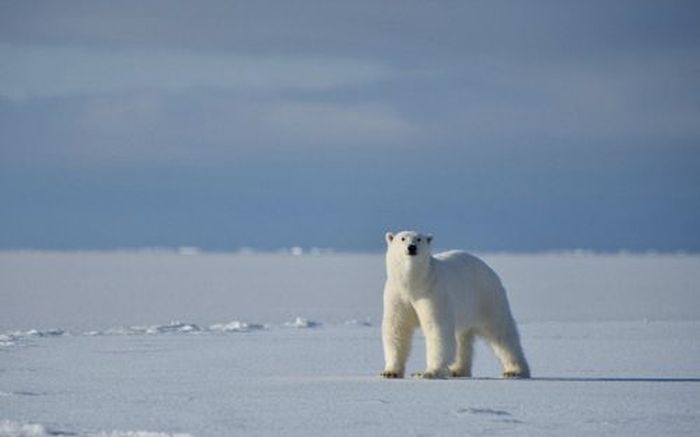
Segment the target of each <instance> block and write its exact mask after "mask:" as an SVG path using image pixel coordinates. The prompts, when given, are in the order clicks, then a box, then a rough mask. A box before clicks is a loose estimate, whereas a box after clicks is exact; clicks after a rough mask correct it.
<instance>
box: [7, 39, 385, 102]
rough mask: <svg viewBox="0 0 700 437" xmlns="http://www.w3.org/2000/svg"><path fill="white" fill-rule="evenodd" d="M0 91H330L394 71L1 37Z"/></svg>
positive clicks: (13, 95) (323, 61)
mask: <svg viewBox="0 0 700 437" xmlns="http://www.w3.org/2000/svg"><path fill="white" fill-rule="evenodd" d="M0 58H1V59H3V65H2V68H1V69H0V96H4V97H6V98H10V99H14V100H18V99H26V98H46V97H49V98H50V97H66V96H73V95H91V94H105V93H120V92H129V91H134V90H165V91H182V90H186V89H191V88H215V89H224V90H233V91H252V92H279V91H311V92H313V91H328V90H332V89H336V88H342V87H346V86H354V85H362V84H368V83H373V82H376V81H380V80H384V79H387V78H389V77H391V76H392V75H393V74H394V71H393V69H392V68H390V67H389V66H387V65H385V64H383V63H380V62H376V61H362V60H354V59H341V58H329V57H300V56H296V57H286V56H272V55H267V56H263V55H258V56H254V55H242V54H235V53H221V52H217V53H206V52H205V53H194V52H187V51H176V50H146V49H133V48H121V49H109V48H102V49H96V48H85V47H71V46H63V47H52V46H42V45H18V44H7V43H0Z"/></svg>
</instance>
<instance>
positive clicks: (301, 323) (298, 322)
mask: <svg viewBox="0 0 700 437" xmlns="http://www.w3.org/2000/svg"><path fill="white" fill-rule="evenodd" d="M285 326H289V327H291V328H299V329H303V328H316V327H318V326H321V324H320V323H319V322H314V321H313V320H308V319H305V318H303V317H297V318H296V319H295V320H294V321H292V322H287V323H285Z"/></svg>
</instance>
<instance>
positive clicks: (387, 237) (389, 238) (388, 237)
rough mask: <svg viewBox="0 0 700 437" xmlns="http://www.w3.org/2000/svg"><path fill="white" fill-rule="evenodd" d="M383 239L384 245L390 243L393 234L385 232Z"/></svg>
mask: <svg viewBox="0 0 700 437" xmlns="http://www.w3.org/2000/svg"><path fill="white" fill-rule="evenodd" d="M385 239H386V244H389V243H391V242H392V241H394V234H393V233H391V232H387V233H386V235H385Z"/></svg>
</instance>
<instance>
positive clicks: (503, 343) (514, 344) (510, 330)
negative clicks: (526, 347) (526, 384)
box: [486, 319, 530, 378]
mask: <svg viewBox="0 0 700 437" xmlns="http://www.w3.org/2000/svg"><path fill="white" fill-rule="evenodd" d="M486 339H487V340H488V342H489V344H490V345H491V348H492V349H493V352H494V353H495V354H496V356H497V357H498V359H499V360H500V361H501V365H502V366H503V377H504V378H529V377H530V368H529V366H528V364H527V360H526V359H525V354H524V353H523V349H522V346H521V345H520V336H519V335H518V330H517V328H516V327H515V321H513V320H512V319H511V322H510V323H509V324H508V325H507V326H505V327H504V329H503V333H502V334H501V335H493V334H490V335H487V336H486Z"/></svg>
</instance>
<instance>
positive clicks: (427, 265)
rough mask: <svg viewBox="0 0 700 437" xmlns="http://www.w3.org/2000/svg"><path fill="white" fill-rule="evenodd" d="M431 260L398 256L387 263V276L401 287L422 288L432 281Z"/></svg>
mask: <svg viewBox="0 0 700 437" xmlns="http://www.w3.org/2000/svg"><path fill="white" fill-rule="evenodd" d="M432 260H433V257H432V256H430V257H427V258H408V257H403V256H402V257H399V258H398V259H394V260H391V261H390V262H388V263H387V266H388V267H389V268H388V269H387V277H388V278H389V280H390V281H391V282H392V283H394V284H395V285H398V286H400V287H402V288H409V289H413V290H416V289H423V288H427V287H428V286H429V285H430V282H431V281H432V269H431V267H432Z"/></svg>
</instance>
